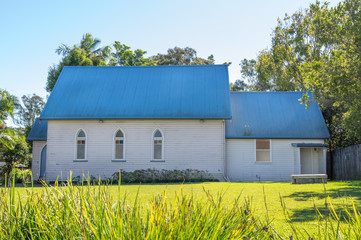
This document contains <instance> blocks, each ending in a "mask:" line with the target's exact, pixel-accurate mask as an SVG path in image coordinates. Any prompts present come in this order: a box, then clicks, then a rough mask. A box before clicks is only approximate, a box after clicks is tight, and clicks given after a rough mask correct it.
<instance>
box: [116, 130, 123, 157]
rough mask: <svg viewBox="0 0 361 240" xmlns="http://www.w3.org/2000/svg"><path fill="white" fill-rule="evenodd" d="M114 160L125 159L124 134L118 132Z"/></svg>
mask: <svg viewBox="0 0 361 240" xmlns="http://www.w3.org/2000/svg"><path fill="white" fill-rule="evenodd" d="M114 146H115V147H114V159H117V160H121V159H124V134H123V132H122V130H118V131H117V132H116V134H115V137H114Z"/></svg>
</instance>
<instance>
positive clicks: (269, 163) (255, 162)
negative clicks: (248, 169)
mask: <svg viewBox="0 0 361 240" xmlns="http://www.w3.org/2000/svg"><path fill="white" fill-rule="evenodd" d="M254 163H255V164H266V165H267V164H272V162H261V161H259V162H257V161H256V162H254Z"/></svg>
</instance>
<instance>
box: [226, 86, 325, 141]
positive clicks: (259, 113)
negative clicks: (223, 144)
mask: <svg viewBox="0 0 361 240" xmlns="http://www.w3.org/2000/svg"><path fill="white" fill-rule="evenodd" d="M304 93H305V92H231V105H232V120H227V121H226V138H287V139H290V138H295V139H297V138H298V139H300V138H306V139H316V138H318V139H326V138H329V137H330V134H329V132H328V129H327V127H326V124H325V121H324V119H323V116H322V113H321V110H320V108H319V106H318V104H317V103H315V102H313V103H312V104H311V106H310V107H309V108H308V109H306V107H305V105H303V104H301V102H300V101H299V99H300V98H302V95H303V94H304ZM310 95H311V94H310ZM310 97H311V99H312V96H310Z"/></svg>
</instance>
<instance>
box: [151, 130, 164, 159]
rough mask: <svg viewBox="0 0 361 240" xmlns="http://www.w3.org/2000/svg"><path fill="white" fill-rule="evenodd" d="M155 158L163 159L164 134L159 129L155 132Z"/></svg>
mask: <svg viewBox="0 0 361 240" xmlns="http://www.w3.org/2000/svg"><path fill="white" fill-rule="evenodd" d="M153 159H155V160H162V159H163V135H162V132H161V131H160V130H159V129H157V130H156V131H155V132H154V134H153Z"/></svg>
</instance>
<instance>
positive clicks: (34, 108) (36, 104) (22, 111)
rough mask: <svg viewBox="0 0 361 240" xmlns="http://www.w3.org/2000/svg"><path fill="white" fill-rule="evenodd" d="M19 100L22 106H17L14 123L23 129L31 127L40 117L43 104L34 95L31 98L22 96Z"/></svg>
mask: <svg viewBox="0 0 361 240" xmlns="http://www.w3.org/2000/svg"><path fill="white" fill-rule="evenodd" d="M21 100H22V103H23V105H24V106H22V105H20V104H19V105H18V112H17V114H16V115H17V119H16V122H17V123H18V124H20V125H22V126H24V127H27V126H32V125H33V124H34V122H35V119H36V118H37V117H38V116H40V114H41V112H42V110H43V108H44V105H45V102H44V100H43V98H42V97H40V96H38V95H36V94H35V93H33V95H32V96H30V95H28V96H26V95H23V96H22V97H21Z"/></svg>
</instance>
